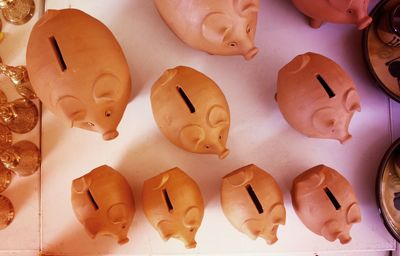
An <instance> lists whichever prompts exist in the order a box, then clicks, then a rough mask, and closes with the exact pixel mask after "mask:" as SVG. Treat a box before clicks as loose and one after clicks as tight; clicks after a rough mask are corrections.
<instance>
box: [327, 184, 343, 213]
mask: <svg viewBox="0 0 400 256" xmlns="http://www.w3.org/2000/svg"><path fill="white" fill-rule="evenodd" d="M324 191H325V194H326V195H327V196H328V197H329V200H331V203H332V204H333V206H334V207H335V209H336V210H339V209H340V207H341V206H340V204H339V202H338V201H337V200H336V197H335V196H334V195H333V193H332V192H331V191H330V190H329V188H328V187H325V188H324Z"/></svg>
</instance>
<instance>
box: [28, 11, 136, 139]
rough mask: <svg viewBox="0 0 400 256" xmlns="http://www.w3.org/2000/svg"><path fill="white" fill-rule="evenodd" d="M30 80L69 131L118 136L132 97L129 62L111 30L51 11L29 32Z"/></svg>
mask: <svg viewBox="0 0 400 256" xmlns="http://www.w3.org/2000/svg"><path fill="white" fill-rule="evenodd" d="M26 61H27V69H28V72H29V77H30V80H31V83H32V86H33V89H34V90H35V92H36V94H37V96H38V97H39V99H40V100H41V101H42V102H43V105H44V106H45V107H46V108H48V109H49V110H50V111H51V112H53V113H54V114H55V115H56V116H59V117H61V118H64V119H65V120H66V121H67V122H68V123H69V124H70V125H71V127H72V126H74V127H79V128H82V129H86V130H89V131H95V132H99V133H101V134H102V135H103V139H105V140H111V139H113V138H115V137H117V136H118V132H117V126H118V124H119V122H120V120H121V118H122V115H123V113H124V111H125V108H126V105H127V103H128V100H129V97H130V92H131V78H130V74H129V67H128V63H127V61H126V59H125V56H124V54H123V52H122V49H121V47H120V45H119V44H118V42H117V40H116V39H115V37H114V36H113V34H112V33H111V31H110V30H109V29H108V28H107V27H106V26H105V25H104V24H102V23H101V22H100V21H98V20H96V19H95V18H93V17H91V16H89V15H87V14H86V13H84V12H82V11H79V10H75V9H65V10H57V11H56V10H49V11H47V12H46V13H45V14H44V15H43V16H42V18H41V19H40V20H39V21H38V22H37V23H36V24H35V26H34V27H33V29H32V32H31V35H30V38H29V42H28V48H27V55H26Z"/></svg>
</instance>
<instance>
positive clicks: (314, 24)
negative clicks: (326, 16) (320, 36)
mask: <svg viewBox="0 0 400 256" xmlns="http://www.w3.org/2000/svg"><path fill="white" fill-rule="evenodd" d="M322 23H324V22H323V21H322V20H317V19H314V18H310V26H311V27H312V28H320V27H321V25H322Z"/></svg>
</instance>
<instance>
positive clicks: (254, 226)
mask: <svg viewBox="0 0 400 256" xmlns="http://www.w3.org/2000/svg"><path fill="white" fill-rule="evenodd" d="M221 206H222V210H223V211H224V214H225V216H226V217H227V218H228V220H229V221H230V222H231V223H232V225H233V226H234V227H235V228H236V229H238V230H239V231H240V232H243V233H245V234H247V235H248V236H249V237H250V238H252V239H256V238H257V237H259V236H260V237H262V238H264V239H265V240H266V241H267V243H268V244H273V243H275V242H276V241H277V240H278V238H277V236H276V232H277V230H278V227H279V224H282V225H284V224H285V221H286V211H285V206H284V203H283V197H282V192H281V190H280V189H279V186H278V184H277V183H276V181H275V180H274V178H273V177H272V176H271V175H270V174H268V173H267V172H265V171H263V170H262V169H260V168H258V167H257V166H255V165H253V164H251V165H248V166H245V167H242V168H240V169H238V170H236V171H233V172H231V173H230V174H228V175H226V176H225V177H224V178H223V179H222V187H221Z"/></svg>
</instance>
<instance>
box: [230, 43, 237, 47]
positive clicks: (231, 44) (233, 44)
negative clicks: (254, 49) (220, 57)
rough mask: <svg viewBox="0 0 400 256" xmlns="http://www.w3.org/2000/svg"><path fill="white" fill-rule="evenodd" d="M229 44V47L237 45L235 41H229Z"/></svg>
mask: <svg viewBox="0 0 400 256" xmlns="http://www.w3.org/2000/svg"><path fill="white" fill-rule="evenodd" d="M229 46H230V47H236V46H237V43H236V42H230V43H229Z"/></svg>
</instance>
